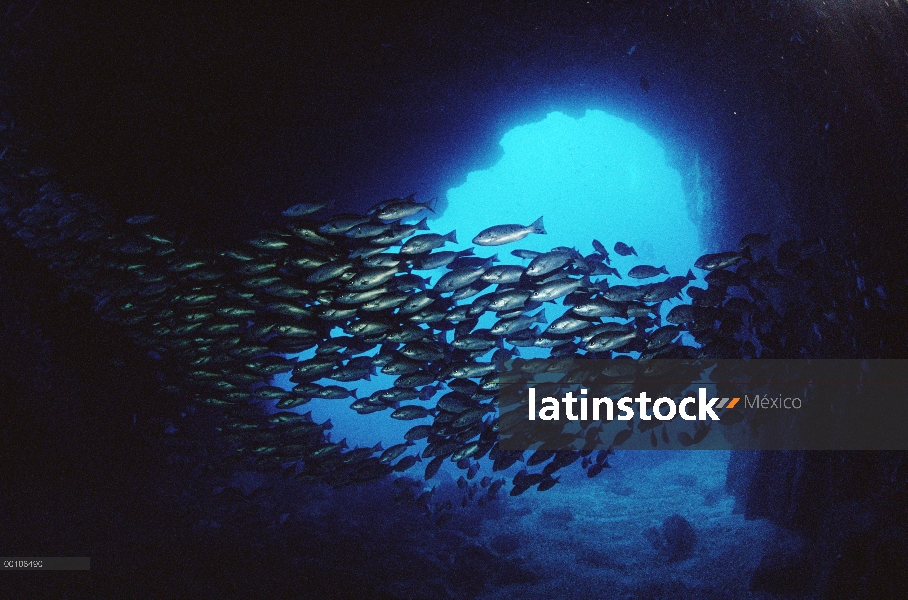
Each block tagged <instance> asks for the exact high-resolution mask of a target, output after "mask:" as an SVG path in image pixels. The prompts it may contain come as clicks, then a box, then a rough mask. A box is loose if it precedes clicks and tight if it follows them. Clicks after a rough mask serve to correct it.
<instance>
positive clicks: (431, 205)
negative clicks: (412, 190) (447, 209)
mask: <svg viewBox="0 0 908 600" xmlns="http://www.w3.org/2000/svg"><path fill="white" fill-rule="evenodd" d="M436 206H438V196H435V197H434V198H432V199H431V200H429V201H428V202H426V204H425V207H426V210H428V211H429V212H430V213H432V214H433V215H434V214H437V213H436V212H435V207H436Z"/></svg>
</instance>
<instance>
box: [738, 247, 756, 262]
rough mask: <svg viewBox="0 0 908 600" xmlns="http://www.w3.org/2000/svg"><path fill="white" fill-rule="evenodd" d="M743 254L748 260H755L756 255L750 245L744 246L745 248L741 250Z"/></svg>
mask: <svg viewBox="0 0 908 600" xmlns="http://www.w3.org/2000/svg"><path fill="white" fill-rule="evenodd" d="M741 256H743V257H744V258H746V259H747V260H749V261H751V262H753V259H754V257H753V254H751V253H750V246H745V247H744V250H742V251H741Z"/></svg>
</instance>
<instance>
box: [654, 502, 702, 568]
mask: <svg viewBox="0 0 908 600" xmlns="http://www.w3.org/2000/svg"><path fill="white" fill-rule="evenodd" d="M662 539H663V541H664V543H665V550H666V552H668V560H669V562H674V561H677V560H684V559H685V558H689V557H690V555H691V554H693V551H694V546H696V545H697V532H696V531H694V526H693V525H691V524H690V522H689V521H688V520H687V519H685V518H684V517H682V516H681V515H679V514H674V515H672V516H670V517H668V518H667V519H665V521H663V522H662Z"/></svg>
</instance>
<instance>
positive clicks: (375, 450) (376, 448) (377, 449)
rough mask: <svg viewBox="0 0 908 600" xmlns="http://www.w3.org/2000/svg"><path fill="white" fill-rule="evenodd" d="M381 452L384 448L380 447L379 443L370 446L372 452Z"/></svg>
mask: <svg viewBox="0 0 908 600" xmlns="http://www.w3.org/2000/svg"><path fill="white" fill-rule="evenodd" d="M383 450H384V448H382V447H381V442H379V443H377V444H375V445H374V446H372V451H373V452H381V451H383Z"/></svg>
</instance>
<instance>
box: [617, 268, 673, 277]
mask: <svg viewBox="0 0 908 600" xmlns="http://www.w3.org/2000/svg"><path fill="white" fill-rule="evenodd" d="M627 274H628V277H633V278H634V279H650V278H651V277H657V276H659V275H663V274H664V275H668V270H667V269H666V268H665V265H662V266H661V267H653V266H651V265H637V266H636V267H634V268H633V269H631V270H630V271H628V272H627Z"/></svg>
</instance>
